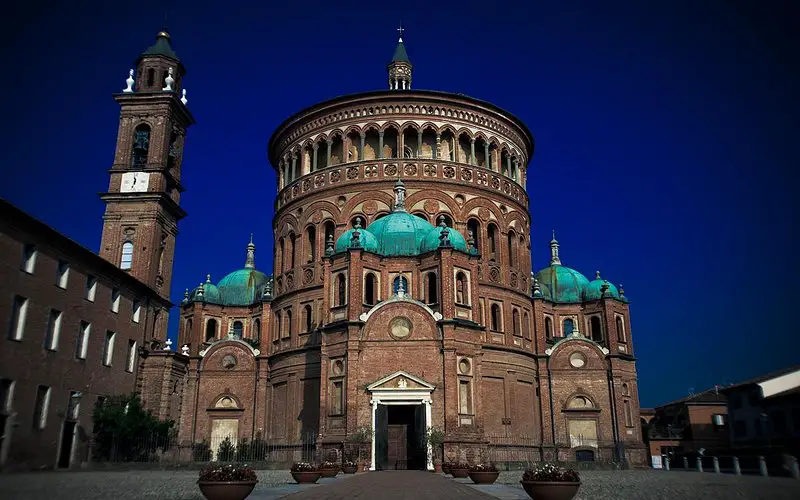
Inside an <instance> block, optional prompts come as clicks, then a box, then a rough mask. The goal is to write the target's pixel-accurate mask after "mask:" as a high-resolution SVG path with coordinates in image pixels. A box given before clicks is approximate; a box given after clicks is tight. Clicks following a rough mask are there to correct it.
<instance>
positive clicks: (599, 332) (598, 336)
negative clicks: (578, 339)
mask: <svg viewBox="0 0 800 500" xmlns="http://www.w3.org/2000/svg"><path fill="white" fill-rule="evenodd" d="M589 330H590V331H591V334H592V340H594V341H595V342H602V341H603V327H602V326H601V324H600V317H599V316H592V318H591V319H590V320H589Z"/></svg>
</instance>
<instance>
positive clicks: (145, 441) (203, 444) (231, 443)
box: [91, 434, 321, 465]
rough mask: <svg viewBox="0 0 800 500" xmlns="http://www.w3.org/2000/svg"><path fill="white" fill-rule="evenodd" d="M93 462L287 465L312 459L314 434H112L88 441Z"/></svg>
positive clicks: (314, 453) (315, 451)
mask: <svg viewBox="0 0 800 500" xmlns="http://www.w3.org/2000/svg"><path fill="white" fill-rule="evenodd" d="M91 448H92V454H91V455H92V461H93V462H95V463H120V462H126V463H131V462H139V463H161V464H189V463H202V462H209V461H218V462H264V463H274V464H280V465H286V464H289V465H291V464H292V463H293V462H300V461H305V462H314V461H319V460H320V459H321V457H318V456H317V442H316V434H308V435H304V436H302V437H301V438H300V439H298V440H292V441H289V440H285V439H261V438H258V437H257V438H255V439H252V440H250V439H247V438H235V437H234V438H231V437H222V438H213V439H206V440H202V441H197V442H187V441H180V440H179V439H178V438H177V437H176V436H170V437H163V436H143V437H139V438H130V437H123V436H114V437H112V438H111V439H106V440H105V441H103V442H100V441H97V440H94V441H92V443H91Z"/></svg>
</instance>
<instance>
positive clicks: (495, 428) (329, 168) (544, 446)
mask: <svg viewBox="0 0 800 500" xmlns="http://www.w3.org/2000/svg"><path fill="white" fill-rule="evenodd" d="M387 70H388V89H387V90H381V91H373V92H365V93H360V94H354V95H348V96H343V97H338V98H335V99H331V100H328V101H325V102H322V103H319V104H316V105H313V106H311V107H309V108H306V109H304V110H302V111H300V112H298V113H296V114H295V115H293V116H291V117H289V118H288V119H286V120H285V121H284V122H283V123H282V124H281V125H280V126H279V127H278V129H277V130H276V131H275V132H274V133H273V134H272V137H271V138H270V140H269V161H270V163H271V164H272V166H273V168H275V170H276V173H277V177H278V186H276V188H277V190H278V196H277V200H276V205H275V216H274V219H273V225H272V230H273V234H274V241H275V247H274V253H273V255H274V259H273V261H274V265H273V269H272V270H259V268H258V267H257V258H256V248H255V245H254V244H253V243H252V240H251V241H250V243H249V244H247V245H246V247H245V248H244V252H243V257H244V265H243V266H242V268H241V269H238V270H234V271H233V272H231V273H230V274H228V275H227V276H225V277H223V278H222V279H221V280H220V281H218V282H214V281H212V279H211V277H210V276H204V277H203V274H204V273H203V272H202V270H198V277H199V280H198V281H199V282H200V283H199V285H198V286H197V287H195V288H194V289H192V290H186V292H185V295H184V298H183V300H182V302H181V304H180V305H179V306H178V308H177V309H178V311H177V312H173V314H179V315H180V328H179V332H178V343H177V345H175V346H173V347H172V348H170V347H169V346H167V347H166V348H164V347H159V348H152V347H154V346H152V345H151V342H150V341H151V340H152V339H165V338H166V334H165V332H166V320H167V311H168V305H164V304H161V303H160V302H159V306H158V307H156V308H154V309H153V311H152V313H150V314H149V315H148V321H149V323H148V326H147V327H146V328H145V331H144V332H141V340H136V341H137V342H140V347H141V348H140V349H138V351H137V352H138V357H136V366H135V377H132V379H135V380H131V381H130V382H126V384H130V385H131V390H133V389H134V388H135V390H138V391H139V392H140V393H141V395H142V399H143V401H144V403H145V405H146V406H147V407H148V408H150V409H151V410H153V412H154V414H156V415H157V416H158V417H160V418H163V419H172V420H174V421H176V422H177V427H178V439H179V440H180V441H181V442H184V443H190V442H199V441H203V440H206V441H209V442H211V443H212V447H213V443H218V442H219V441H220V440H221V439H224V438H231V439H232V440H233V441H236V440H239V439H243V438H249V439H252V438H253V437H256V436H260V437H263V438H264V439H266V440H268V441H270V442H272V443H285V444H287V445H291V444H296V443H301V442H305V441H308V440H313V442H314V443H315V444H316V446H317V448H318V449H321V450H324V449H326V448H327V447H331V448H334V447H337V446H338V445H339V444H340V443H341V442H342V441H344V440H346V439H347V438H348V436H349V435H352V434H353V433H355V432H357V431H358V430H359V429H361V428H363V427H367V426H368V427H370V428H372V429H373V431H374V438H373V439H372V445H371V447H372V449H371V453H370V461H371V464H370V465H371V467H372V468H376V469H383V468H393V467H396V466H398V465H397V464H399V463H401V462H402V466H403V467H409V468H429V467H431V465H432V464H431V463H430V457H429V454H428V453H426V450H424V449H421V448H420V446H419V445H417V444H416V443H418V439H417V438H418V437H420V436H421V435H422V434H424V433H425V431H426V429H428V428H430V427H435V428H439V429H442V430H443V431H444V432H445V435H446V440H445V455H446V458H448V459H451V460H456V459H460V460H468V459H471V458H476V457H480V456H481V453H482V451H483V450H485V449H486V447H487V444H489V443H515V442H517V444H521V443H524V444H525V446H528V447H530V451H531V453H532V456H535V457H536V458H540V459H556V458H557V459H560V460H567V461H574V460H610V459H612V457H616V458H617V459H620V458H622V457H624V458H625V459H627V460H628V462H629V463H631V464H632V465H635V466H643V465H645V464H646V460H647V453H646V450H645V448H644V444H643V443H642V432H641V428H640V418H639V401H638V389H637V375H636V368H635V358H634V349H633V344H632V338H631V326H630V316H629V306H628V301H627V299H626V298H625V296H624V292H623V290H622V287H621V286H620V287H616V286H614V285H613V284H611V283H610V282H609V281H607V280H605V279H603V278H601V277H600V274H599V273H597V275H596V276H595V278H594V279H593V280H590V279H588V278H586V277H585V276H584V275H583V274H581V273H580V272H578V271H577V270H575V269H572V268H570V267H567V266H565V265H563V264H562V261H561V256H560V255H559V245H558V242H557V241H556V239H555V235H553V239H552V241H551V243H550V249H549V254H550V256H549V265H548V266H547V267H545V268H543V269H539V270H534V269H533V268H532V266H531V262H532V259H531V248H530V241H531V240H530V227H531V223H530V217H531V215H530V213H529V196H528V192H527V190H526V187H527V183H526V180H527V178H528V167H529V165H530V163H531V159H532V156H533V153H534V139H533V136H532V134H531V132H530V130H528V128H527V127H526V125H525V124H524V123H522V122H521V121H520V120H519V119H518V118H516V117H515V116H513V115H512V114H510V113H509V112H507V111H505V110H503V109H500V108H498V107H496V106H494V105H492V104H490V103H488V102H485V101H481V100H478V99H474V98H471V97H467V96H464V95H461V94H453V93H447V92H440V91H428V90H412V86H411V84H412V73H413V71H412V70H413V66H412V64H411V62H410V59H409V57H408V55H407V53H406V49H405V47H404V44H403V41H402V38H401V39H400V40H399V42H398V44H397V47H396V49H395V52H394V56H393V58H392V60H391V62H390V63H389V64H388V67H387ZM184 74H185V70H184V67H183V65H182V64H181V62H180V60H179V59H178V57H177V55H176V54H175V52H174V51H173V49H172V47H171V45H170V37H169V34H167V33H166V32H161V33H159V35H158V37H157V41H156V44H155V45H153V46H152V47H151V48H150V49H148V50H147V51H146V52H145V53H143V54H142V56H141V57H140V58H139V59H138V61H137V69H136V72H135V78H133V77H132V78H130V79H129V86H128V89H126V91H125V92H122V93H120V94H117V95H115V98H116V99H117V101H118V102H119V103H120V106H121V117H120V127H119V136H118V141H117V148H116V155H115V159H114V166H113V168H112V169H111V181H110V185H109V190H108V193H106V194H104V195H103V199H104V200H105V202H106V204H107V208H106V214H105V217H104V225H103V237H102V244H101V249H100V257H103V258H104V259H105V260H107V261H108V262H110V263H113V264H115V265H116V266H117V267H118V268H119V273H120V274H124V275H126V278H131V277H132V278H134V279H133V280H132V281H133V282H136V283H137V286H139V285H140V286H141V287H142V289H144V290H147V293H148V294H150V295H152V296H153V297H160V298H163V299H164V300H165V299H166V298H167V297H168V295H169V290H170V281H171V280H170V277H171V272H172V267H173V259H172V256H173V254H174V246H175V241H176V235H177V223H178V221H179V220H180V219H181V218H182V217H183V216H184V215H185V214H184V212H183V210H182V209H181V208H180V205H179V201H180V193H181V192H182V191H183V187H182V186H181V182H180V179H181V167H182V165H181V160H182V151H183V143H184V140H185V137H186V131H187V128H188V127H189V126H190V125H191V124H192V123H193V118H192V115H191V113H190V112H189V111H188V108H187V106H186V101H185V97H184V99H181V89H182V79H183V76H184ZM5 237H6V236H5V235H4V238H5ZM18 239H22V237H20V238H18ZM244 243H246V240H245V241H243V244H244ZM84 250H85V249H84ZM542 250H545V249H542ZM541 253H544V252H541ZM537 254H538V250H537ZM18 257H19V256H18V255H8V256H4V261H10V262H12V264H13V267H14V268H15V269H16V268H18V267H19V266H18ZM101 260H102V259H101ZM95 264H96V265H99V264H98V263H95ZM104 265H105V264H104ZM232 267H233V266H232ZM15 272H16V271H15ZM31 293H35V292H31ZM13 295H14V292H13V291H12V295H11V296H9V297H7V298H8V301H7V302H11V301H12V298H13ZM35 299H36V298H35V297H32V299H31V300H35ZM151 302H153V303H155V302H156V301H155V300H153V301H151ZM162 302H163V300H162ZM0 314H3V315H4V317H7V318H9V321H13V320H14V317H16V316H14V314H16V313H14V312H13V311H7V310H6V309H0ZM137 335H138V333H137ZM4 351H5V349H4ZM0 366H2V367H0V376H2V377H3V380H9V381H11V379H12V378H11V377H10V376H7V375H6V374H5V373H4V371H5V370H6V368H5V366H6V365H0ZM123 385H124V384H123ZM26 390H28V389H26ZM16 392H17V394H18V393H19V390H17V391H16ZM34 392H35V391H34ZM9 408H10V407H9ZM80 423H81V425H82V426H83V428H85V429H86V428H89V427H90V426H91V419H90V414H89V413H88V412H87V413H86V414H85V415H84V416H83V417H81V421H80ZM87 426H88V427H87ZM11 439H12V441H13V439H14V438H13V436H12V437H11ZM10 446H12V447H13V443H12V444H11V445H10Z"/></svg>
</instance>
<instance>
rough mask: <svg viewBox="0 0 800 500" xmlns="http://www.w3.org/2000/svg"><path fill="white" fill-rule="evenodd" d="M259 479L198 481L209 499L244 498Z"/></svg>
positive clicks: (241, 499)
mask: <svg viewBox="0 0 800 500" xmlns="http://www.w3.org/2000/svg"><path fill="white" fill-rule="evenodd" d="M257 482H258V481H197V484H198V485H199V486H200V493H202V494H203V496H204V497H206V498H207V499H208V500H244V499H245V498H247V497H248V496H249V495H250V493H252V492H253V488H255V487H256V483H257Z"/></svg>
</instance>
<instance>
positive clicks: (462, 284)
mask: <svg viewBox="0 0 800 500" xmlns="http://www.w3.org/2000/svg"><path fill="white" fill-rule="evenodd" d="M456 303H457V304H463V305H469V281H467V275H466V274H464V273H462V272H459V273H458V274H456Z"/></svg>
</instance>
